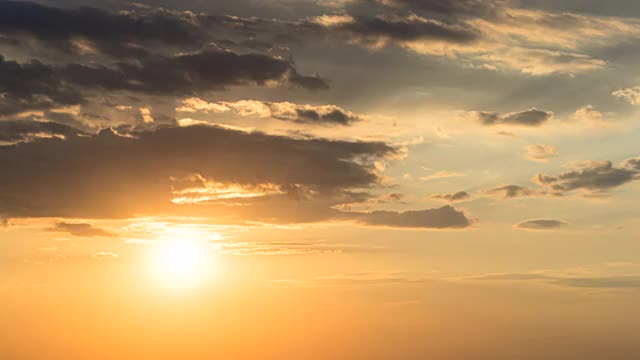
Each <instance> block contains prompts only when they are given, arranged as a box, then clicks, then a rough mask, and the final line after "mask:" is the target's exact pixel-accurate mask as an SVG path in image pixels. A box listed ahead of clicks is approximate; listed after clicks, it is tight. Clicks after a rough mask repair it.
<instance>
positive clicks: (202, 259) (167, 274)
mask: <svg viewBox="0 0 640 360" xmlns="http://www.w3.org/2000/svg"><path fill="white" fill-rule="evenodd" d="M149 260H150V270H151V273H152V275H153V276H154V277H155V278H156V280H157V281H158V282H159V283H160V284H162V285H164V286H166V287H169V288H193V287H197V286H199V285H202V284H204V283H205V281H206V280H207V279H208V278H209V275H210V273H211V268H212V256H211V249H210V247H209V246H207V243H206V242H203V241H197V240H189V239H171V240H162V241H159V242H158V243H157V244H154V245H153V248H152V249H151V252H150V258H149Z"/></svg>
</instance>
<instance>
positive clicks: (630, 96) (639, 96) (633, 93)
mask: <svg viewBox="0 0 640 360" xmlns="http://www.w3.org/2000/svg"><path fill="white" fill-rule="evenodd" d="M611 95H612V96H615V97H617V98H620V99H622V100H625V101H627V102H628V103H629V104H631V105H640V86H634V87H632V88H627V89H620V90H616V91H614V92H612V93H611Z"/></svg>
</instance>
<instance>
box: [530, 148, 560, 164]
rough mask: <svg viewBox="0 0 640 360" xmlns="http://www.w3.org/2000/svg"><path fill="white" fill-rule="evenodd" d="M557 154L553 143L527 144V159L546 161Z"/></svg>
mask: <svg viewBox="0 0 640 360" xmlns="http://www.w3.org/2000/svg"><path fill="white" fill-rule="evenodd" d="M555 156H557V152H556V148H555V147H554V146H551V145H529V146H527V154H526V157H527V159H529V160H531V161H538V162H545V161H549V159H551V158H553V157H555Z"/></svg>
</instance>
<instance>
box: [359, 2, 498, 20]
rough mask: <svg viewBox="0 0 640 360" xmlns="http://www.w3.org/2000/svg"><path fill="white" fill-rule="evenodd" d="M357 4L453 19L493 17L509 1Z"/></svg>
mask: <svg viewBox="0 0 640 360" xmlns="http://www.w3.org/2000/svg"><path fill="white" fill-rule="evenodd" d="M357 3H359V4H363V5H364V4H380V5H383V6H386V7H388V8H393V9H399V10H406V11H410V12H414V13H426V14H430V15H434V16H440V17H445V18H447V19H455V18H458V17H466V16H474V17H487V16H493V15H495V14H496V13H498V12H500V10H502V9H503V8H504V7H505V6H506V5H508V4H509V0H359V1H357Z"/></svg>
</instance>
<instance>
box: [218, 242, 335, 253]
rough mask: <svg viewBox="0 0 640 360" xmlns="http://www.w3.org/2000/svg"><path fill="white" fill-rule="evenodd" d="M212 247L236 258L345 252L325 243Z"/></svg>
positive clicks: (249, 244) (276, 243) (246, 244)
mask: <svg viewBox="0 0 640 360" xmlns="http://www.w3.org/2000/svg"><path fill="white" fill-rule="evenodd" d="M212 246H213V248H214V250H215V251H217V252H218V253H219V254H223V255H236V256H285V255H332V254H340V253H342V252H343V250H344V249H343V248H342V247H336V246H328V245H327V244H325V243H323V242H228V243H216V244H213V245H212Z"/></svg>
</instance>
